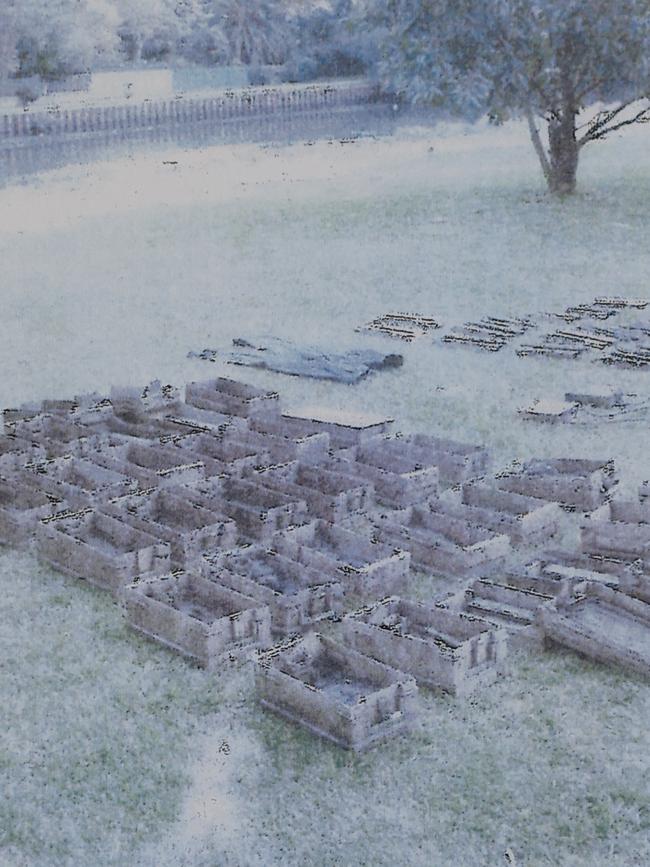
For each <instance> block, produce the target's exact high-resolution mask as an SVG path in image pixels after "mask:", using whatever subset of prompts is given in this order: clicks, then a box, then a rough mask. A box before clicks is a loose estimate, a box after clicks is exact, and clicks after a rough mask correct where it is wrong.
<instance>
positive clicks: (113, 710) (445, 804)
mask: <svg viewBox="0 0 650 867" xmlns="http://www.w3.org/2000/svg"><path fill="white" fill-rule="evenodd" d="M2 569H3V573H4V574H5V575H7V576H11V581H10V583H8V585H7V587H6V588H5V593H4V594H3V600H2V624H3V626H2V633H1V640H2V642H1V647H0V652H1V654H2V673H3V682H4V684H5V696H6V698H5V700H4V702H3V705H2V710H1V723H2V731H3V739H2V753H1V761H0V790H1V791H2V799H0V828H2V836H1V837H0V845H1V846H2V847H3V850H4V860H3V864H4V863H6V864H8V865H13V864H30V865H64V864H65V865H68V864H70V865H77V864H93V865H97V867H99V865H123V864H127V863H129V864H142V865H152V867H153V865H154V864H156V865H173V864H188V865H197V867H200V865H205V867H211V865H220V864H235V865H240V864H241V865H249V864H260V865H262V864H318V865H321V864H322V865H340V864H346V865H347V864H368V865H384V864H385V865H390V864H398V863H400V864H401V863H406V864H417V865H420V864H422V865H425V864H427V865H452V864H453V865H468V867H473V865H483V864H485V865H493V864H500V863H505V862H504V861H503V853H504V852H505V850H506V849H508V848H511V849H512V850H513V851H514V852H515V853H516V854H517V856H518V858H519V859H520V862H519V863H523V864H527V865H549V867H550V865H558V864H561V865H565V864H567V865H568V864H575V865H590V864H591V865H593V864H603V865H605V864H607V865H621V867H622V865H625V867H627V865H631V864H639V865H641V864H645V863H647V861H648V858H650V843H649V840H650V791H649V790H648V787H647V776H648V772H649V771H650V759H649V758H648V757H649V756H650V734H649V733H648V728H647V726H646V725H645V724H644V720H646V719H647V718H648V714H649V713H650V693H649V691H648V689H647V686H646V685H645V684H643V683H642V682H641V681H639V680H637V679H635V678H634V677H631V676H628V675H626V674H624V673H621V672H618V671H609V670H607V669H605V668H602V667H599V666H596V665H592V664H590V663H587V662H585V661H582V660H580V659H578V658H577V657H575V656H573V655H571V654H564V653H560V652H553V653H551V652H548V653H546V654H543V655H540V654H531V655H528V654H525V653H520V654H518V655H517V656H516V657H515V658H514V663H513V668H512V673H511V675H510V676H509V677H508V678H507V679H504V680H503V681H501V682H499V683H498V684H497V685H496V686H494V687H492V688H490V689H487V690H485V691H483V692H481V693H480V694H478V695H477V696H475V697H472V698H469V699H465V700H463V701H458V700H454V699H452V698H450V697H447V696H442V695H432V694H430V693H427V692H423V693H422V713H421V718H420V723H419V724H418V727H417V729H416V731H415V733H414V734H413V735H412V736H411V737H409V738H405V739H400V740H397V741H394V742H391V743H388V744H386V745H385V746H383V747H381V748H379V749H375V750H372V751H370V752H368V753H366V754H363V755H361V756H356V755H351V754H348V753H345V752H343V751H341V750H339V749H338V748H336V747H333V746H330V745H329V744H327V743H325V742H320V741H318V740H315V739H314V738H312V737H311V736H310V735H309V734H307V733H306V732H304V731H302V730H301V729H299V728H296V727H293V726H289V725H287V724H286V723H284V722H283V721H282V720H280V719H277V718H275V717H274V716H272V715H270V714H268V713H264V712H262V711H261V710H260V709H259V708H258V707H257V706H256V704H255V701H254V695H253V690H252V679H251V676H250V672H249V671H248V669H247V668H245V667H244V668H240V669H237V670H234V671H231V672H229V673H227V674H226V673H224V674H220V675H213V674H208V673H206V672H203V671H200V670H198V669H196V668H194V667H193V666H191V665H189V664H187V663H186V662H184V661H183V660H181V659H179V658H178V657H175V656H173V655H172V654H170V653H168V652H166V651H165V650H163V649H160V648H158V647H157V646H155V645H154V644H151V643H148V642H146V641H144V640H142V639H140V638H139V637H137V636H136V635H134V634H133V633H131V632H129V631H128V630H127V629H126V627H125V625H124V624H123V621H122V618H121V614H120V611H119V609H118V608H117V607H116V606H115V605H114V604H113V603H112V602H111V601H110V599H109V598H108V596H105V595H104V594H101V593H100V592H97V591H94V590H92V589H91V588H88V587H87V586H85V585H84V584H83V583H81V582H75V581H72V580H66V579H62V578H60V577H59V576H57V575H55V574H54V573H52V572H50V571H49V570H47V569H45V568H42V567H39V566H38V565H37V564H35V563H34V561H33V560H32V559H31V558H29V557H28V556H26V555H17V554H9V553H8V554H5V555H3V557H2ZM224 744H227V745H228V746H227V747H226V748H225V750H226V751H225V752H224ZM215 762H220V765H215ZM197 790H198V791H199V792H202V795H200V796H199V795H197V794H196V791H197ZM193 792H194V794H192V793H193ZM188 796H189V797H190V798H191V799H193V801H194V807H192V808H191V809H190V810H189V811H188V810H183V809H182V805H183V800H184V798H187V797H188ZM213 799H215V801H218V802H219V804H220V805H221V806H220V808H219V811H218V814H217V817H216V819H215V817H214V814H212V813H211V812H210V803H209V802H210V801H212V800H213ZM206 801H207V802H208V803H207V805H206ZM202 805H203V807H202ZM224 806H225V808H226V816H225V819H224V814H223V809H222V808H223V807H224ZM202 809H203V810H205V811H206V812H205V813H204V814H203V815H204V816H205V821H204V820H203V818H202V813H201V810H202ZM179 817H180V818H179ZM192 823H194V824H192ZM188 826H191V828H193V832H192V833H191V834H188Z"/></svg>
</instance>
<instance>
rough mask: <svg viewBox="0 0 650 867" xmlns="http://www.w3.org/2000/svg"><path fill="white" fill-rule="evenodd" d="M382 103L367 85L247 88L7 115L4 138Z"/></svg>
mask: <svg viewBox="0 0 650 867" xmlns="http://www.w3.org/2000/svg"><path fill="white" fill-rule="evenodd" d="M375 99H377V93H376V89H375V88H374V86H373V85H372V84H370V83H369V82H367V81H361V80H360V81H354V82H337V83H321V84H307V85H295V86H286V85H281V86H278V87H248V88H245V89H242V90H228V91H223V92H221V93H219V94H217V95H211V96H207V97H205V96H203V97H202V96H185V95H184V96H178V97H176V98H174V99H167V100H147V101H144V102H141V103H137V104H133V105H128V104H127V105H114V106H97V107H90V108H78V109H72V110H68V109H56V108H55V109H52V110H48V111H38V112H30V111H25V112H23V113H22V114H20V113H17V114H11V115H3V116H2V117H0V140H1V139H5V140H6V139H17V138H18V139H20V138H24V137H32V136H39V137H40V136H50V135H52V136H56V135H60V134H69V133H97V132H111V131H114V130H125V131H128V130H138V129H147V128H151V127H156V126H160V125H165V126H175V125H186V124H196V123H199V122H202V121H206V122H207V121H209V122H212V123H213V124H214V123H215V122H216V123H219V122H220V121H231V120H246V119H249V118H250V119H253V118H256V117H257V118H263V117H267V116H274V117H282V116H283V115H285V116H293V115H299V114H301V113H303V112H317V111H320V110H323V109H325V110H327V109H338V108H344V107H347V106H355V105H365V104H368V103H369V102H372V101H373V100H375Z"/></svg>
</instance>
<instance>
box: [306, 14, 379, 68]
mask: <svg viewBox="0 0 650 867" xmlns="http://www.w3.org/2000/svg"><path fill="white" fill-rule="evenodd" d="M293 24H294V30H295V40H294V45H293V49H292V64H291V65H292V67H293V70H292V71H293V74H294V76H295V78H296V79H297V80H299V81H302V80H305V79H310V78H311V79H313V78H336V77H337V76H350V75H363V74H365V72H366V71H367V68H368V65H369V62H370V59H371V56H372V43H371V42H370V40H369V38H368V32H367V27H366V26H365V22H364V21H363V19H362V17H361V15H359V14H358V10H357V8H356V5H355V2H354V0H331V2H330V3H329V4H327V5H324V4H319V5H317V6H315V7H314V6H310V7H306V8H303V9H300V10H299V11H297V12H296V13H295V14H294V16H293Z"/></svg>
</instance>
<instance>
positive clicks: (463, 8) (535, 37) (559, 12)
mask: <svg viewBox="0 0 650 867" xmlns="http://www.w3.org/2000/svg"><path fill="white" fill-rule="evenodd" d="M372 5H373V6H374V7H375V9H376V10H377V9H378V13H379V14H378V15H376V17H375V20H376V21H377V23H378V24H379V25H380V26H382V27H383V28H384V40H383V44H384V50H383V53H382V60H381V61H380V64H379V67H378V70H379V74H380V77H381V79H382V81H383V82H384V84H385V85H386V86H387V87H390V88H392V89H393V90H394V91H395V92H401V93H404V94H406V95H408V96H409V97H410V98H411V99H413V100H414V101H426V102H429V103H432V104H435V105H438V106H447V107H453V108H454V109H455V110H456V111H458V112H460V113H462V114H464V115H465V116H472V117H477V116H479V115H481V114H485V113H487V115H488V116H489V118H490V119H491V120H492V121H493V122H495V123H501V122H503V121H504V120H506V119H509V118H512V117H523V118H525V119H526V121H527V123H528V127H529V130H530V135H531V140H532V142H533V146H534V148H535V152H536V153H537V156H538V158H539V161H540V165H541V167H542V171H543V173H544V177H545V179H546V181H547V184H548V188H549V190H550V191H551V192H552V193H555V194H559V195H566V194H568V193H572V192H574V190H575V187H576V172H577V168H578V159H579V156H580V152H581V150H582V148H583V147H585V145H587V144H590V143H592V142H597V141H602V140H603V139H604V138H606V137H607V136H608V135H610V134H611V133H613V132H617V131H618V130H621V129H623V128H624V127H626V126H629V125H631V124H634V123H644V122H650V101H649V99H650V3H649V2H648V0H375V2H373V3H372ZM597 103H600V104H601V110H592V114H591V117H590V118H589V119H588V120H587V121H586V122H581V117H580V116H581V115H582V113H583V112H584V111H585V110H586V109H587V108H588V107H589V106H593V105H595V104H597ZM603 104H604V105H605V106H606V107H605V108H602V105H603ZM540 121H541V122H542V123H544V124H546V128H547V141H546V142H544V140H543V136H542V133H541V132H540V130H539V128H538V124H539V123H540Z"/></svg>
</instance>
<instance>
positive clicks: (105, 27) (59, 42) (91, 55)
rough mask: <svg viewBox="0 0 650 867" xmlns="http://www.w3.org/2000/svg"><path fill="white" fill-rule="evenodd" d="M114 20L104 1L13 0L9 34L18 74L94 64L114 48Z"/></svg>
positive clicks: (55, 72)
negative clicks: (11, 23)
mask: <svg viewBox="0 0 650 867" xmlns="http://www.w3.org/2000/svg"><path fill="white" fill-rule="evenodd" d="M0 2H2V0H0ZM116 22H117V19H116V16H115V11H114V9H113V6H112V5H111V3H110V2H108V0H48V2H47V3H46V4H43V3H42V0H20V2H16V3H15V18H14V27H13V31H12V37H11V38H12V39H13V44H14V47H15V49H16V52H17V58H18V66H17V74H18V75H19V76H31V75H40V76H41V77H42V78H46V79H51V78H60V77H63V76H65V75H68V74H70V73H74V72H84V71H86V70H88V69H90V68H92V67H93V66H94V65H95V64H96V63H97V61H98V59H99V58H101V57H102V55H107V54H112V53H113V52H114V50H115V47H116V38H115V25H116Z"/></svg>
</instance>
